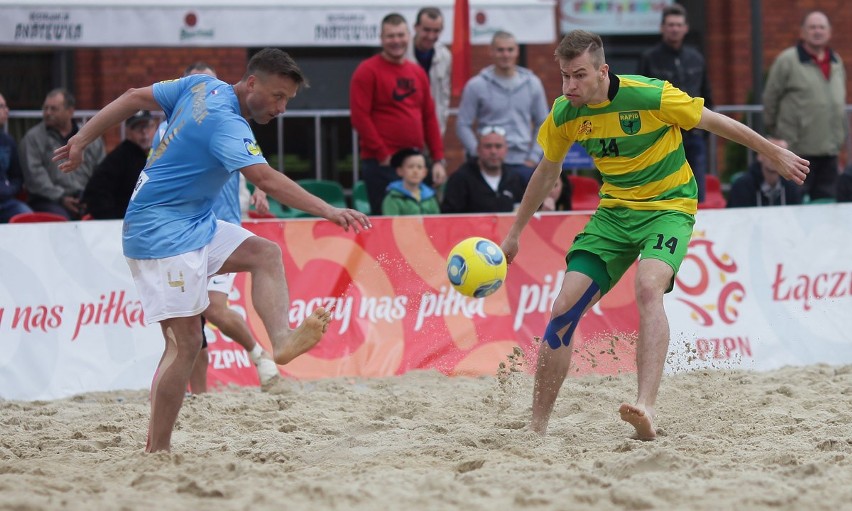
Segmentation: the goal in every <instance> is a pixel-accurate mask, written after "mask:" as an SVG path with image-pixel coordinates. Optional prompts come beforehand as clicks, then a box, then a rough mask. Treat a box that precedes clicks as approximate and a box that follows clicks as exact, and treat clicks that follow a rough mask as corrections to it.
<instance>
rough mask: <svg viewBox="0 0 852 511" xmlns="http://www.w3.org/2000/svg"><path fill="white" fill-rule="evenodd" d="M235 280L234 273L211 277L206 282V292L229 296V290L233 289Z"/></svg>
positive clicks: (235, 275)
mask: <svg viewBox="0 0 852 511" xmlns="http://www.w3.org/2000/svg"><path fill="white" fill-rule="evenodd" d="M236 278H237V274H236V273H225V274H224V275H213V276H212V277H210V280H209V281H207V292H208V293H209V292H211V291H215V292H217V293H225V294H226V295H229V294H231V288H232V287H234V280H235V279H236Z"/></svg>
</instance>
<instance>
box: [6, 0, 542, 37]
mask: <svg viewBox="0 0 852 511" xmlns="http://www.w3.org/2000/svg"><path fill="white" fill-rule="evenodd" d="M427 3H429V4H430V5H434V6H436V7H439V8H440V9H441V10H442V11H443V14H444V32H443V35H442V39H441V40H442V41H443V42H445V43H449V42H450V41H451V39H452V33H453V30H452V27H453V0H436V1H434V2H427ZM423 5H425V3H424V2H423V0H393V1H391V0H314V1H310V0H246V1H243V2H239V1H238V0H145V1H144V2H142V1H139V0H127V1H122V0H113V1H108V0H53V1H43V0H29V1H26V2H21V1H18V2H11V1H9V0H0V46H41V47H45V46H48V47H95V46H107V47H116V46H125V47H134V46H135V47H148V46H161V47H186V46H378V44H379V28H380V27H379V25H380V22H381V19H382V17H384V16H385V15H386V14H388V13H390V12H398V13H400V14H402V15H403V16H405V17H406V19H407V20H409V22H411V23H413V22H414V16H415V14H416V13H417V10H418V9H419V8H420V7H422V6H423ZM555 18H556V7H555V1H554V0H470V20H471V41H472V43H473V44H487V43H489V42H490V41H491V36H492V34H493V33H494V32H495V31H497V30H505V31H508V32H511V33H512V34H514V35H515V37H516V38H517V39H518V42H521V43H553V42H555V41H556V19H555Z"/></svg>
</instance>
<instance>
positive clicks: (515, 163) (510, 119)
mask: <svg viewBox="0 0 852 511" xmlns="http://www.w3.org/2000/svg"><path fill="white" fill-rule="evenodd" d="M518 55H519V50H518V43H517V42H516V41H515V36H513V35H512V34H510V33H508V32H503V31H498V32H496V33H495V34H494V37H493V38H492V39H491V57H492V59H493V61H494V64H493V65H490V66H488V67H486V68H485V69H483V70H482V71H481V72H480V73H479V74H478V75H476V76H474V77H473V78H471V79H470V81H468V82H467V84H466V85H465V86H464V90H463V91H462V96H461V102H460V103H459V115H458V120H457V122H456V133H457V134H458V136H459V138H460V139H461V141H462V144H463V145H464V148H465V151H466V152H467V155H468V157H472V156H475V155H476V144H477V137H476V132H475V130H474V123H476V124H477V125H478V126H479V127H482V126H499V127H501V128H503V129H504V130H506V141H507V142H508V144H509V152H508V154H507V155H506V159H505V163H506V165H507V166H508V167H510V168H512V169H513V170H515V171H516V172H518V173H519V174H521V176H522V177H523V178H524V183H525V184H526V183H527V182H528V181H529V179H530V176H532V172H533V170H535V167H536V165H537V164H538V162H539V160H540V159H541V155H542V151H541V148H540V147H539V146H538V143H536V141H535V135H536V131H537V130H538V126H540V125H541V123H543V122H544V119H545V118H546V117H547V114H548V107H547V98H546V97H545V94H544V86H543V85H542V84H541V80H539V78H538V77H537V76H536V75H534V74H533V72H532V71H530V70H529V69H526V68H524V67H521V66H519V65H518Z"/></svg>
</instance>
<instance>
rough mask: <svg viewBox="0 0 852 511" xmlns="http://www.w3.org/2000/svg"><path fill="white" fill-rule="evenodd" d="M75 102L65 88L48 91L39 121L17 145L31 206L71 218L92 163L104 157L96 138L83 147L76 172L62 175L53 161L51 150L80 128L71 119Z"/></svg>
mask: <svg viewBox="0 0 852 511" xmlns="http://www.w3.org/2000/svg"><path fill="white" fill-rule="evenodd" d="M74 105H75V101H74V95H73V94H71V93H70V92H68V91H67V90H65V89H53V90H52V91H50V92H48V93H47V96H46V97H45V99H44V104H43V105H42V119H43V120H42V122H40V123H38V124H36V125H35V126H33V127H32V129H30V130H29V131H28V132H27V134H26V135H25V136H24V138H23V139H22V140H21V145H20V147H19V152H20V159H21V171H22V172H23V174H24V184H25V185H26V187H27V190H28V191H29V197H30V199H29V205H30V207H31V208H33V210H35V211H46V212H49V213H56V214H58V215H62V216H64V217H66V218H68V219H71V220H76V219H79V218H80V216H81V214H80V194H81V193H82V192H83V189H84V188H85V187H86V183H88V182H89V178H91V177H92V171H93V170H94V168H95V166H96V165H97V164H98V163H99V162H100V161H101V160H103V159H104V142H103V140H101V139H100V138H98V139H97V140H95V141H94V142H92V143H91V144H90V145H89V146H88V147H86V153H85V154H84V156H83V163H82V164H81V165H80V169H79V171H78V172H75V173H74V174H65V173H63V172H62V171H60V170H59V166H58V165H57V163H56V162H54V161H53V152H54V151H55V150H56V149H59V148H60V147H62V146H64V145H65V144H67V143H68V140H69V139H70V138H71V137H73V136H74V135H76V134H77V131H78V130H79V129H80V127H79V126H78V125H77V123H75V122H74Z"/></svg>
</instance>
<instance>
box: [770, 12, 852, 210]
mask: <svg viewBox="0 0 852 511" xmlns="http://www.w3.org/2000/svg"><path fill="white" fill-rule="evenodd" d="M830 39H831V25H830V24H829V22H828V17H827V16H826V15H825V14H824V13H822V12H819V11H811V12H810V13H808V14H807V15H806V16H805V18H804V19H803V21H802V26H801V41H800V42H799V44H797V45H796V46H793V47H791V48H787V49H786V50H784V51H783V52H781V54H780V55H778V58H776V59H775V62H774V63H773V64H772V67H771V68H770V69H769V76H768V77H767V79H766V88H765V89H764V91H763V115H764V120H765V122H766V131H767V132H768V133H769V134H770V135H771V136H774V137H776V138H780V139H783V140H786V141H787V142H788V143H789V144H790V150H791V151H793V152H795V153H796V154H798V155H801V157H802V158H804V159H806V160H808V161H810V163H811V164H810V169H811V173H810V174H809V175H808V179H807V180H805V184H804V189H805V190H804V191H805V193H807V194H808V195H809V196H810V198H811V199H812V200H813V199H821V198H826V197H834V195H835V182H836V181H837V174H838V171H839V170H838V162H837V155H838V154H839V153H840V149H841V147H842V146H843V142H844V141H845V140H846V133H847V129H848V126H847V121H846V115H845V113H844V105H845V103H846V71H845V70H844V68H843V61H842V60H841V59H840V55H838V54H837V53H835V52H834V51H832V50H831V48H829V47H828V42H829V40H830Z"/></svg>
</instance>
